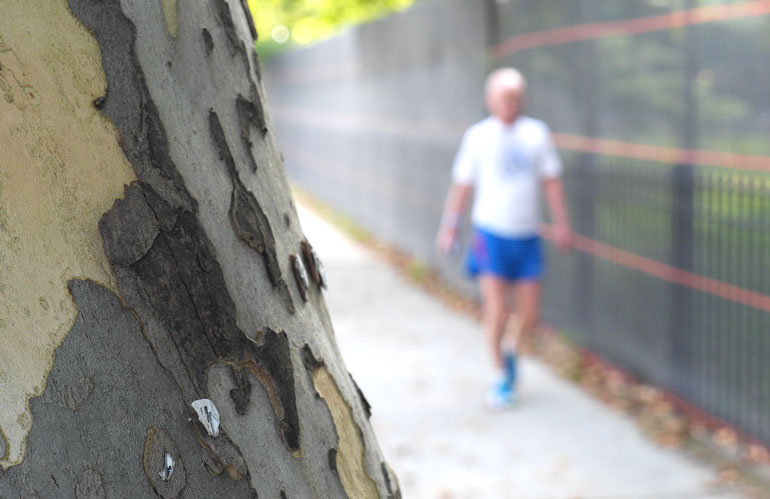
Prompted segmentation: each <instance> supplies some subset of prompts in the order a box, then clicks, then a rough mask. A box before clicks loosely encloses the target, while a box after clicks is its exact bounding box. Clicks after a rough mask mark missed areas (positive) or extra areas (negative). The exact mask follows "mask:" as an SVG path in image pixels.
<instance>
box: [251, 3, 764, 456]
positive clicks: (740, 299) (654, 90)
mask: <svg viewBox="0 0 770 499" xmlns="http://www.w3.org/2000/svg"><path fill="white" fill-rule="evenodd" d="M437 19H440V20H441V22H440V23H438V22H436V20H437ZM769 33H770V0H739V1H727V0H725V1H722V2H715V1H697V0H670V1H666V2H661V1H653V0H624V1H623V2H618V1H616V0H581V1H579V2H576V1H574V0H509V1H507V2H502V3H501V2H497V1H494V0H489V1H485V2H467V1H465V0H443V1H439V0H435V1H432V2H422V3H419V4H418V5H417V6H416V7H415V8H414V9H412V10H411V11H409V12H407V13H405V14H402V15H398V16H394V17H392V18H390V19H386V20H384V21H380V22H377V23H374V24H372V25H367V26H363V27H360V28H358V29H356V30H352V31H351V32H349V33H347V34H345V35H342V36H341V37H338V38H336V39H334V40H331V41H329V42H325V43H322V44H320V45H318V46H315V47H312V48H310V49H306V50H304V51H300V52H296V53H291V54H287V55H285V56H283V57H281V58H280V59H278V60H276V61H274V63H272V64H271V65H270V66H269V67H268V68H267V69H266V71H265V78H266V81H267V84H268V98H269V101H270V104H271V108H272V111H273V116H274V119H275V121H276V127H277V129H278V135H279V141H280V142H281V146H282V150H283V151H284V153H285V156H286V167H287V170H288V173H289V175H290V177H291V178H292V179H293V181H295V182H297V183H299V184H302V185H304V186H305V187H306V188H309V189H310V190H312V191H313V192H314V193H315V194H316V195H318V196H320V197H322V198H324V199H325V200H326V201H328V202H330V203H332V204H333V205H335V206H337V207H338V208H339V209H341V210H343V211H345V212H346V213H348V214H349V215H351V216H352V217H353V218H354V219H356V220H357V221H358V222H359V223H361V224H363V225H365V226H366V227H368V228H369V229H371V230H372V231H373V232H374V233H375V234H376V235H377V236H378V237H380V238H382V239H384V240H386V241H388V242H390V243H392V244H395V245H397V246H400V247H402V248H403V249H406V250H408V251H410V252H412V253H413V254H415V255H417V256H419V257H420V258H423V259H424V260H426V261H428V262H430V263H432V264H434V265H436V266H437V267H439V268H441V270H442V271H443V273H444V274H445V275H446V276H447V278H448V279H450V280H451V281H452V282H454V283H455V284H456V285H457V286H459V287H460V288H461V289H465V290H466V291H469V290H470V289H472V288H471V287H470V285H469V283H468V281H467V280H464V279H463V278H462V276H461V275H460V272H459V270H458V267H459V265H458V263H457V262H456V261H446V260H443V259H440V258H438V257H437V256H436V254H435V252H434V249H433V241H434V237H435V233H436V230H437V227H438V222H439V217H440V213H441V208H442V203H443V197H444V194H445V192H446V188H447V187H448V183H449V170H450V168H451V161H452V157H453V155H454V152H455V148H456V147H457V144H458V141H459V137H460V135H461V134H462V131H463V129H464V128H465V127H466V126H468V125H469V124H471V123H472V122H474V121H476V120H478V119H480V118H481V117H483V115H484V111H483V107H482V98H481V96H482V84H483V78H484V74H485V72H486V70H488V69H490V68H491V67H493V66H502V65H513V66H516V67H518V68H519V69H521V70H522V71H523V72H524V73H525V75H526V76H527V78H528V82H529V92H528V100H527V106H528V110H527V112H528V113H529V114H531V115H533V116H535V117H538V118H541V119H543V120H545V121H546V122H547V123H548V124H549V125H550V126H551V128H552V130H553V132H554V139H555V141H556V143H557V146H558V147H559V149H560V151H561V154H562V157H563V160H564V162H565V165H566V171H565V181H566V186H567V193H568V198H569V205H570V212H571V217H572V221H573V225H574V228H575V230H576V232H577V234H578V237H577V239H576V248H575V251H573V252H571V253H570V254H568V255H561V254H557V253H556V252H555V250H553V249H549V259H548V273H547V278H546V291H545V311H544V315H545V317H546V319H547V321H548V322H549V323H551V324H552V325H554V326H557V327H558V328H560V329H561V330H562V331H564V332H565V333H566V334H568V335H570V336H571V337H572V338H574V339H575V340H576V341H577V342H579V343H580V344H581V345H582V346H584V347H585V348H587V349H589V350H591V351H593V352H596V353H597V354H599V355H601V356H603V357H605V358H606V359H608V360H609V361H611V362H612V363H615V364H617V365H619V366H621V367H623V368H624V369H626V370H628V371H630V372H632V373H634V374H636V375H637V376H639V377H640V378H642V379H645V380H649V381H650V382H652V383H655V384H657V385H659V386H662V387H664V388H666V389H667V390H670V391H672V392H673V393H675V394H676V395H678V396H679V397H680V398H681V399H684V400H686V401H688V402H689V403H691V404H693V405H694V406H696V407H699V408H700V409H702V410H705V411H707V412H709V413H711V414H712V415H714V416H715V417H717V418H720V419H722V420H725V421H727V422H729V423H731V424H733V425H735V426H736V427H737V428H739V429H741V430H742V431H743V432H745V433H746V434H748V435H750V436H752V437H755V438H757V439H759V440H760V441H762V442H764V443H766V444H770V362H768V359H770V64H768V61H770V35H769ZM394 46H395V47H399V49H398V50H396V51H394V50H392V48H393V47H394Z"/></svg>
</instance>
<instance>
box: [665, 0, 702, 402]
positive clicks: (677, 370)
mask: <svg viewBox="0 0 770 499" xmlns="http://www.w3.org/2000/svg"><path fill="white" fill-rule="evenodd" d="M693 4H694V0H686V1H685V8H686V9H687V10H689V9H692V7H693ZM684 29H685V37H684V43H683V59H684V65H683V95H682V97H683V113H682V124H681V126H682V135H681V137H682V139H681V142H682V147H683V148H684V149H693V148H694V147H695V145H696V143H697V136H698V131H697V116H698V110H697V102H696V98H695V93H694V88H693V87H694V82H695V78H696V76H697V70H698V68H697V54H696V50H697V45H696V38H695V36H696V33H695V30H694V28H693V27H692V26H687V27H685V28H684ZM671 185H672V196H673V198H672V199H673V203H672V207H673V213H672V216H671V221H672V224H671V230H672V232H671V259H672V263H673V265H674V267H677V268H680V269H683V270H687V271H691V270H692V269H693V202H694V185H695V182H694V178H693V166H692V165H691V164H689V163H682V164H678V165H675V166H674V168H673V170H672V177H671ZM670 341H671V345H670V348H671V350H670V351H671V357H672V358H671V364H670V372H671V384H672V386H673V387H674V389H675V390H677V391H678V392H679V393H680V394H682V395H689V394H690V393H691V392H692V383H693V381H694V380H693V377H692V365H693V363H692V343H693V342H694V341H697V340H696V338H695V337H694V335H693V328H692V291H691V290H689V289H687V288H686V287H684V286H682V285H679V284H672V286H671V330H670Z"/></svg>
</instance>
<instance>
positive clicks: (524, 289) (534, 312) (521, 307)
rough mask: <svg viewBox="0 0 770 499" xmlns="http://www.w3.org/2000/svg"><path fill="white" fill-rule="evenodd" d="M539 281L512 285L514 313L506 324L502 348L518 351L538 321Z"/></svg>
mask: <svg viewBox="0 0 770 499" xmlns="http://www.w3.org/2000/svg"><path fill="white" fill-rule="evenodd" d="M541 290H542V284H541V283H540V281H534V280H528V281H518V282H516V283H515V284H514V285H513V293H514V299H515V307H514V313H513V314H511V317H510V319H508V323H507V325H506V328H505V330H506V332H505V338H504V339H503V349H504V350H506V351H507V350H512V351H519V350H520V349H521V346H522V345H523V343H524V342H525V341H526V340H527V339H528V338H529V335H530V334H531V333H532V331H534V330H535V328H536V327H537V324H538V323H539V322H540V294H541Z"/></svg>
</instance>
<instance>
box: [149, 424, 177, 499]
mask: <svg viewBox="0 0 770 499" xmlns="http://www.w3.org/2000/svg"><path fill="white" fill-rule="evenodd" d="M167 453H168V454H169V455H170V456H171V459H173V462H174V468H173V471H172V473H171V475H170V476H169V477H168V480H163V479H162V478H161V476H160V472H161V471H162V470H163V468H164V467H165V466H166V461H165V457H166V454H167ZM142 468H143V469H144V474H145V475H146V476H147V481H148V482H149V483H150V485H151V486H152V489H153V490H154V491H155V493H156V494H158V495H159V496H160V497H162V498H163V499H176V498H178V497H179V496H180V495H181V494H182V490H184V488H185V486H186V485H187V472H186V470H185V466H184V462H183V461H182V456H181V454H180V453H179V451H178V450H177V448H176V445H174V442H173V441H172V440H171V438H170V437H169V436H168V435H167V434H166V433H165V432H164V431H162V430H161V429H159V428H157V427H155V426H151V427H149V428H147V431H146V433H145V442H144V452H143V453H142Z"/></svg>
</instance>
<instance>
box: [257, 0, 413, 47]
mask: <svg viewBox="0 0 770 499" xmlns="http://www.w3.org/2000/svg"><path fill="white" fill-rule="evenodd" d="M414 1H415V0H248V4H249V8H250V9H251V12H252V15H253V16H254V23H255V24H256V27H257V33H258V35H259V40H258V41H257V49H258V50H259V51H260V54H262V55H263V56H267V57H269V56H270V55H271V54H273V53H275V52H276V51H277V50H280V49H281V48H283V47H285V46H287V45H292V44H297V45H306V44H309V43H313V42H316V41H318V40H322V39H324V38H327V37H329V36H331V35H333V34H334V33H336V32H337V31H338V30H339V29H341V28H344V27H346V26H352V25H355V24H360V23H364V22H367V21H372V20H374V19H377V18H379V17H382V16H384V15H387V14H389V13H391V12H395V11H401V10H404V9H406V8H408V7H409V6H410V5H412V4H413V3H414Z"/></svg>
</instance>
